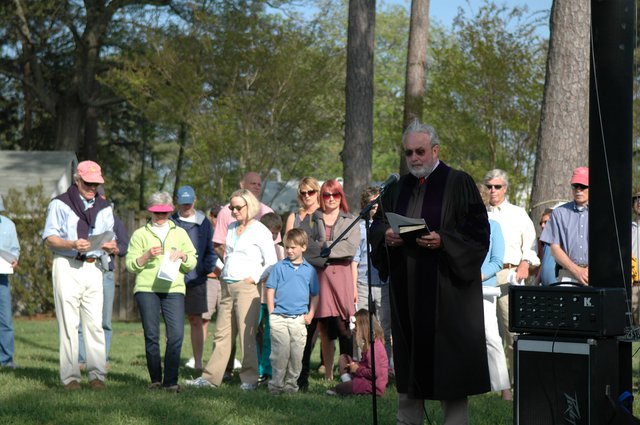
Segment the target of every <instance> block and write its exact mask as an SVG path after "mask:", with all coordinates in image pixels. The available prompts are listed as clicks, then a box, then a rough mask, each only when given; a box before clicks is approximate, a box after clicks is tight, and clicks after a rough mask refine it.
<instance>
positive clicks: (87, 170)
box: [77, 161, 104, 183]
mask: <svg viewBox="0 0 640 425" xmlns="http://www.w3.org/2000/svg"><path fill="white" fill-rule="evenodd" d="M77 171H78V175H79V176H80V178H81V179H82V180H84V181H85V182H87V183H104V179H103V178H102V169H101V168H100V166H99V165H98V164H96V163H95V162H93V161H82V162H81V163H79V164H78V168H77Z"/></svg>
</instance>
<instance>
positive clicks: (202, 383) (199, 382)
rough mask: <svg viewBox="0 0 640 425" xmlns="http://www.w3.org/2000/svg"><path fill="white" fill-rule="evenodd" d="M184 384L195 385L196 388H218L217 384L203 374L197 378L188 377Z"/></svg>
mask: <svg viewBox="0 0 640 425" xmlns="http://www.w3.org/2000/svg"><path fill="white" fill-rule="evenodd" d="M184 384H185V385H186V386H187V387H195V388H218V386H217V385H213V384H212V383H211V382H209V381H207V380H206V379H204V378H203V377H202V376H201V377H199V378H196V379H187V380H186V381H184Z"/></svg>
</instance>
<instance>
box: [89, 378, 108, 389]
mask: <svg viewBox="0 0 640 425" xmlns="http://www.w3.org/2000/svg"><path fill="white" fill-rule="evenodd" d="M89 387H90V388H91V389H92V390H104V389H105V387H106V385H105V384H104V381H101V380H99V379H92V380H91V381H89Z"/></svg>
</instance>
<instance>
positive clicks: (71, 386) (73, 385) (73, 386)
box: [64, 381, 80, 391]
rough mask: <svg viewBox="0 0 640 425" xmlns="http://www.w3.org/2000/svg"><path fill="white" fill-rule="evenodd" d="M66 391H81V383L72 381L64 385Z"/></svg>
mask: <svg viewBox="0 0 640 425" xmlns="http://www.w3.org/2000/svg"><path fill="white" fill-rule="evenodd" d="M64 389H65V390H69V391H75V390H79V389H80V382H78V381H71V382H69V383H67V384H64Z"/></svg>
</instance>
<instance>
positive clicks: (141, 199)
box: [138, 122, 149, 211]
mask: <svg viewBox="0 0 640 425" xmlns="http://www.w3.org/2000/svg"><path fill="white" fill-rule="evenodd" d="M148 145H149V124H148V123H146V122H144V123H142V152H141V154H140V192H139V195H138V206H139V207H140V211H144V210H145V209H146V205H145V201H146V200H145V194H144V192H145V186H146V182H147V180H146V177H145V175H146V168H147V167H146V166H147V146H148Z"/></svg>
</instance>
